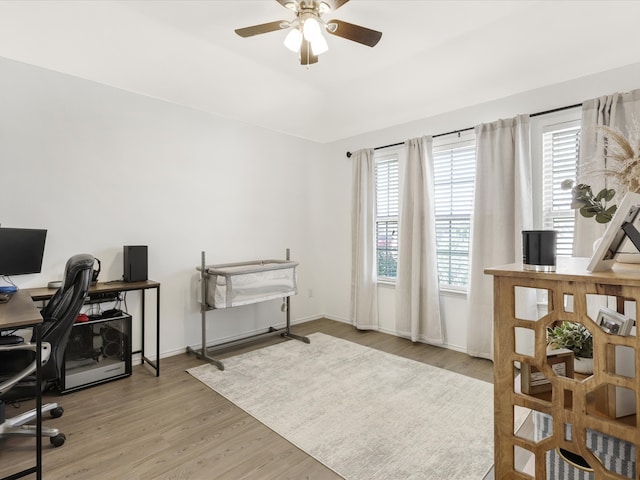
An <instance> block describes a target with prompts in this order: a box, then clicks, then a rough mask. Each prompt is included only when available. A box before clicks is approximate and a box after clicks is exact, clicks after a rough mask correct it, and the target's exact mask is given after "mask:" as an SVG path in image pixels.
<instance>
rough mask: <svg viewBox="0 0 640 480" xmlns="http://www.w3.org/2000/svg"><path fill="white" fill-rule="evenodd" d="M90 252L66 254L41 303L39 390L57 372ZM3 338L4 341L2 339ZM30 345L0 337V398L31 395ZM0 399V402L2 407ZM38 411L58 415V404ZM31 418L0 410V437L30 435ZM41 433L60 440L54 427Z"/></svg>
mask: <svg viewBox="0 0 640 480" xmlns="http://www.w3.org/2000/svg"><path fill="white" fill-rule="evenodd" d="M93 264H94V258H93V256H91V255H88V254H79V255H74V256H73V257H71V258H70V259H69V260H68V261H67V264H66V266H65V272H64V278H63V280H62V286H61V287H60V288H59V289H58V291H57V292H56V293H55V294H54V295H53V297H51V300H50V301H49V303H48V304H47V305H46V307H44V308H43V309H42V312H41V313H42V318H43V323H42V363H43V366H42V382H41V389H42V391H44V390H46V389H47V388H49V387H51V386H53V385H55V384H56V382H57V381H58V380H59V379H60V378H61V375H62V365H63V362H64V351H65V348H66V346H67V341H68V339H69V335H70V333H71V329H72V328H73V324H74V323H75V321H76V319H77V317H78V314H79V313H80V309H81V308H82V305H83V303H84V299H85V297H86V296H87V291H88V289H89V284H90V281H91V269H92V267H93ZM3 344H4V345H3ZM35 352H36V345H35V343H34V339H32V340H31V342H29V343H25V342H24V341H23V340H22V337H19V336H15V335H10V336H4V337H0V400H1V401H2V402H4V403H7V402H16V401H20V400H26V399H30V398H33V397H35V396H36V393H37V383H36V377H35V371H36V362H35ZM2 407H3V405H0V410H2ZM41 411H42V412H43V413H44V412H50V413H51V416H52V417H54V418H55V417H59V416H61V415H62V413H63V412H64V410H63V409H62V407H58V405H57V403H48V404H46V405H43V406H42V409H41ZM35 418H36V410H35V409H34V410H30V411H29V412H26V413H23V414H22V415H19V416H17V417H14V418H12V419H5V418H4V414H3V413H2V411H0V438H2V437H5V436H16V435H29V436H35V435H36V427H35V425H27V422H33V420H34V419H35ZM42 435H43V436H46V437H49V439H50V441H51V443H52V444H53V445H54V446H56V447H59V446H60V445H62V444H63V443H64V441H65V436H64V434H62V433H60V432H59V431H58V429H57V428H44V427H43V428H42Z"/></svg>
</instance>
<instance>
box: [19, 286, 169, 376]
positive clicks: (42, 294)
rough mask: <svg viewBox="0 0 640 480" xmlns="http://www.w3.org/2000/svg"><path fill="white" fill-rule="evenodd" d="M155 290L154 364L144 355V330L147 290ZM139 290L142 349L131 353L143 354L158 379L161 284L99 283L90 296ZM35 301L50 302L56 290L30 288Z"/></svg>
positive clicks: (144, 359) (143, 359) (90, 290)
mask: <svg viewBox="0 0 640 480" xmlns="http://www.w3.org/2000/svg"><path fill="white" fill-rule="evenodd" d="M151 289H155V291H156V361H155V362H152V361H151V360H149V359H148V358H147V357H146V356H145V354H144V337H145V335H144V330H145V328H144V327H145V318H146V317H145V297H146V295H145V294H146V292H147V290H151ZM135 290H139V291H140V292H141V306H142V343H141V347H142V348H141V349H140V350H136V351H134V352H131V353H132V354H136V353H140V354H142V362H141V363H142V364H144V362H147V363H148V364H149V365H150V366H151V367H152V368H153V369H155V371H156V377H159V376H160V283H159V282H154V281H153V280H144V281H142V282H98V283H97V284H95V285H91V286H90V287H89V296H91V295H92V294H100V293H120V292H131V291H135ZM27 291H28V292H29V295H31V298H32V299H33V300H34V301H39V300H42V301H46V300H49V299H50V298H51V297H52V296H53V294H54V293H55V291H56V290H55V289H54V288H46V287H45V288H30V289H28V290H27Z"/></svg>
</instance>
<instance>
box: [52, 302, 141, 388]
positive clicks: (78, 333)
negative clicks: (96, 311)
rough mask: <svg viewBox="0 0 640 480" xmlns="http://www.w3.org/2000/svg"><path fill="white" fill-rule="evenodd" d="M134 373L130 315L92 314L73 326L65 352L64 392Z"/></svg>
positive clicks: (62, 385)
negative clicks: (132, 370) (101, 315)
mask: <svg viewBox="0 0 640 480" xmlns="http://www.w3.org/2000/svg"><path fill="white" fill-rule="evenodd" d="M129 375H131V315H128V314H126V313H121V314H118V315H117V316H115V317H112V318H108V317H107V318H102V317H100V316H98V317H97V318H93V317H90V320H89V321H87V322H77V323H75V324H74V326H73V328H72V329H71V334H70V335H69V341H68V342H67V347H66V349H65V352H64V362H63V367H62V377H61V378H60V381H59V387H60V392H61V393H67V392H72V391H74V390H78V389H80V388H86V387H89V386H92V385H97V384H99V383H104V382H109V381H111V380H116V379H118V378H123V377H128V376H129Z"/></svg>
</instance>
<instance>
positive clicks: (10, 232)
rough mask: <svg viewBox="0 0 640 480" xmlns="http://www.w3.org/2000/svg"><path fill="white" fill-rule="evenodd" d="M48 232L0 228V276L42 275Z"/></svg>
mask: <svg viewBox="0 0 640 480" xmlns="http://www.w3.org/2000/svg"><path fill="white" fill-rule="evenodd" d="M46 238H47V231H46V230H42V229H32V228H0V275H7V276H10V275H26V274H28V273H40V271H41V270H42V257H43V256H44V243H45V240H46Z"/></svg>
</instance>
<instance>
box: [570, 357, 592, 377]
mask: <svg viewBox="0 0 640 480" xmlns="http://www.w3.org/2000/svg"><path fill="white" fill-rule="evenodd" d="M573 371H574V372H576V373H584V374H586V375H589V374H592V373H593V358H584V357H574V358H573Z"/></svg>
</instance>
